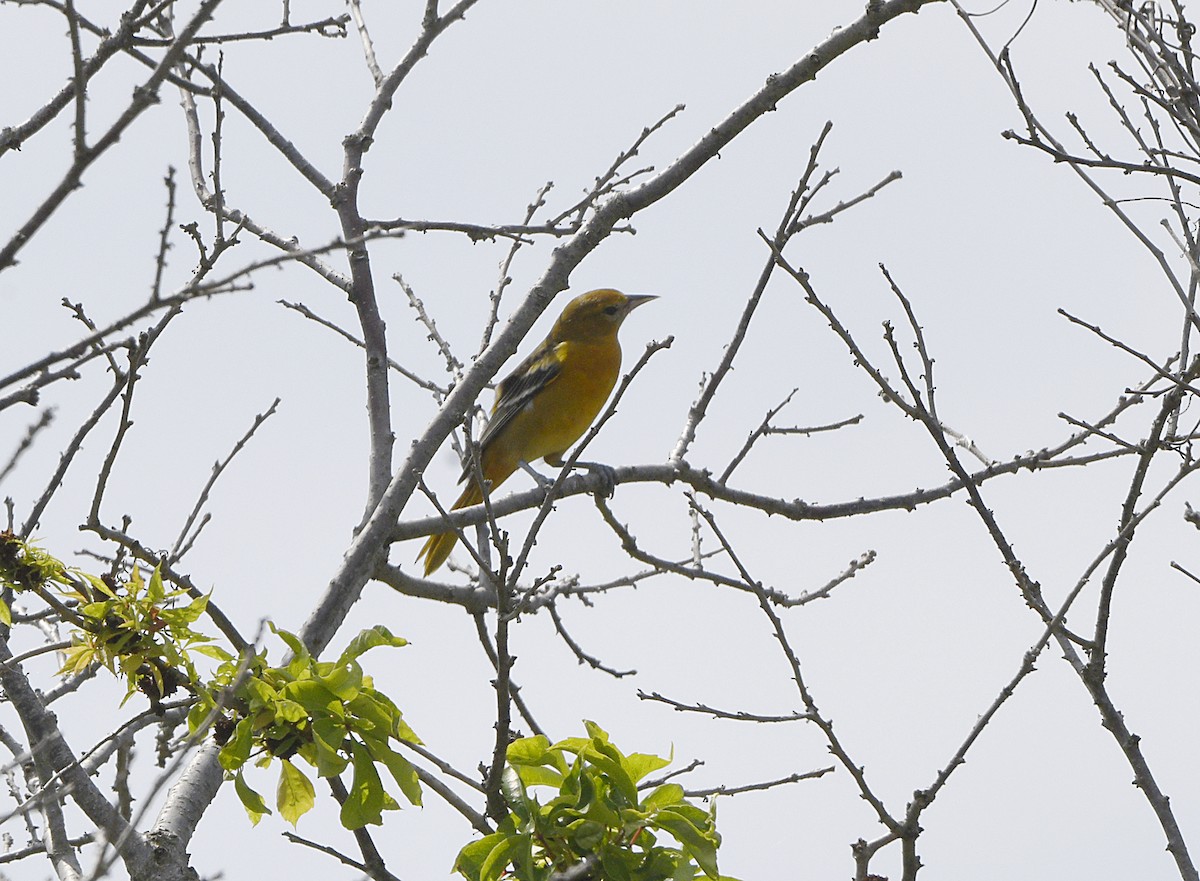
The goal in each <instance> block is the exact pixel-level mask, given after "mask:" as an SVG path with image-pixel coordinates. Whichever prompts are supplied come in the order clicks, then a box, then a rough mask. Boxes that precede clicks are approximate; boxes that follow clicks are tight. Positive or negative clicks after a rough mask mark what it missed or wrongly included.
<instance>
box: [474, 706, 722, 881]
mask: <svg viewBox="0 0 1200 881" xmlns="http://www.w3.org/2000/svg"><path fill="white" fill-rule="evenodd" d="M584 725H585V726H586V729H587V732H588V736H587V737H574V738H568V739H566V740H562V741H559V742H558V743H555V744H551V743H550V741H549V740H548V739H547V738H546V737H544V736H540V735H539V736H537V737H526V738H523V739H521V740H517V741H514V742H513V743H512V744H510V745H509V747H508V752H507V757H508V766H507V768H506V769H505V774H504V779H503V784H502V785H503V788H504V797H505V799H506V801H507V803H508V805H509V808H510V809H511V811H512V813H511V814H510V815H509V816H508V817H507V818H506V819H505V821H504V822H503V823H501V825H500V828H499V830H498V831H496V832H494V833H492V834H491V835H488V836H485V837H484V838H482V839H480V840H478V841H474V842H472V843H470V844H468V845H467V846H466V847H464V848H463V849H462V851H461V852H460V853H459V855H458V860H457V861H456V863H455V870H456V871H458V872H459V874H461V875H463V876H464V877H465V878H467V879H469V881H498V879H500V878H501V877H502V876H505V875H511V876H512V877H513V878H515V879H517V881H546V879H549V878H550V877H551V876H553V875H554V874H555V873H557V872H562V871H564V870H566V869H569V868H571V867H572V866H575V865H577V864H578V863H580V862H582V861H591V862H592V863H593V864H594V865H595V867H596V869H595V870H594V871H592V872H591V876H592V877H602V878H605V879H611V881H665V879H673V881H682V879H692V878H695V877H697V876H699V875H703V876H706V877H708V878H711V879H720V877H721V876H720V874H719V873H718V871H717V847H718V846H719V845H720V843H721V838H720V835H718V833H717V830H716V806H715V803H714V804H713V806H712V807H710V808H709V809H708V810H705V809H703V808H700V807H697V806H696V805H693V804H691V803H690V802H689V801H688V800H687V799H686V798H684V791H683V788H682V787H681V786H679V785H678V784H675V783H664V784H662V785H660V786H658V787H656V788H654V789H653V790H651V791H650V792H649V794H647V795H645V796H644V797H643V796H642V795H641V791H640V790H639V783H640V782H641V781H642V780H643V779H644V778H645V777H646V775H648V774H650V773H651V772H653V771H656V770H658V769H660V768H663V767H665V766H666V765H668V764H670V759H664V758H660V757H659V756H654V755H647V754H643V753H632V754H630V755H625V754H623V753H622V752H621V751H620V750H619V749H617V747H616V746H614V745H613V744H612V743H611V742H610V741H609V738H608V734H607V733H606V732H605V731H604V730H603V729H601V728H600V727H599V726H598V725H596V724H595V723H593V722H587V721H585V722H584ZM572 756H573V758H571V759H570V760H568V758H569V757H572ZM534 787H550V788H552V789H554V790H556V791H557V794H556V795H555V796H554V797H553V798H551V799H550V800H549V801H548V802H546V804H544V805H543V804H541V803H540V802H539V801H538V799H537V797H536V796H535V795H533V794H532V792H531V789H533V788H534ZM664 834H665V835H666V836H669V838H664V837H662V836H663V835H664Z"/></svg>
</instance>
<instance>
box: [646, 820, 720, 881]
mask: <svg viewBox="0 0 1200 881" xmlns="http://www.w3.org/2000/svg"><path fill="white" fill-rule="evenodd" d="M706 816H707V815H706ZM652 823H653V825H654V826H656V827H658V828H659V829H663V830H665V831H667V832H669V833H671V835H672V836H673V837H674V838H675V840H676V841H678V842H679V843H680V844H681V845H682V846H683V849H684V850H685V851H686V852H687V854H688V855H689V856H690V857H691V858H692V859H694V860H695V861H696V865H698V866H699V867H700V868H701V870H703V872H704V874H705V875H707V876H708V877H709V878H717V877H719V874H720V873H718V872H717V841H716V836H715V834H713V835H706V834H704V833H702V832H701V831H700V830H699V829H697V828H696V826H695V825H693V823H692V821H691V820H689V819H687V818H686V817H684V816H682V815H680V814H678V813H676V811H675V809H674V808H665V809H664V810H661V811H659V812H658V813H657V814H655V815H654V819H653V821H652Z"/></svg>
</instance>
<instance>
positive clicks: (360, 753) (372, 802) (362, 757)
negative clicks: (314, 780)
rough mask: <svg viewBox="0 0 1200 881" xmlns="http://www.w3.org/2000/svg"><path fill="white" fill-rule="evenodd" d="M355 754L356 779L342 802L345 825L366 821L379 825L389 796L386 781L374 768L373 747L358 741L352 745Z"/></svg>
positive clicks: (355, 827)
mask: <svg viewBox="0 0 1200 881" xmlns="http://www.w3.org/2000/svg"><path fill="white" fill-rule="evenodd" d="M351 750H352V754H353V756H354V781H353V782H352V783H351V785H350V792H349V794H348V796H347V798H346V801H345V802H344V803H343V804H342V813H341V819H342V825H343V826H345V827H346V828H347V829H352V830H353V829H361V828H362V827H363V826H366V825H367V824H372V825H376V826H378V825H379V824H381V823H382V822H383V806H384V804H385V801H386V798H385V794H384V791H383V781H382V780H380V779H379V772H378V771H376V770H375V761H374V759H372V758H371V753H370V751H369V750H368V749H367V748H366V747H365V746H363V745H362V744H361V743H359V742H358V741H353V742H352V745H351Z"/></svg>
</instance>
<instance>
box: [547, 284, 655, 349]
mask: <svg viewBox="0 0 1200 881" xmlns="http://www.w3.org/2000/svg"><path fill="white" fill-rule="evenodd" d="M656 299H658V298H657V297H655V296H653V295H652V294H623V293H621V292H620V291H614V290H613V289H611V288H601V289H600V290H598V291H588V292H587V293H586V294H581V295H579V296H578V297H576V298H575V299H574V300H572V301H571V302H570V303H568V304H567V307H566V308H565V309H563V312H562V315H560V316H559V317H558V321H556V322H555V323H554V330H553V331H552V332H551V334H550V335H551V336H552V337H554V338H555V339H559V340H569V339H592V338H595V337H597V336H605V335H608V334H615V333H616V332H617V328H619V327H620V326H621V322H622V321H624V320H625V316H626V315H628V314H629V313H630V312H632V311H633V310H634V309H636V308H637V307H638V306H641V305H642V304H643V303H649V302H650V301H651V300H656Z"/></svg>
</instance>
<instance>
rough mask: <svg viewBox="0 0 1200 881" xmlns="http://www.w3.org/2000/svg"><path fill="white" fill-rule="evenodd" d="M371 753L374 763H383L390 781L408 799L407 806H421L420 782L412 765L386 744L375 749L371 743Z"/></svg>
mask: <svg viewBox="0 0 1200 881" xmlns="http://www.w3.org/2000/svg"><path fill="white" fill-rule="evenodd" d="M371 752H372V754H373V755H374V756H375V761H377V762H383V764H384V766H385V767H386V768H387V769H388V771H389V772H390V773H391V775H392V779H393V780H395V781H396V785H397V786H399V787H400V791H401V792H403V793H404V797H405V798H406V799H408V802H409V804H411V805H413V806H414V807H418V808H419V807H420V806H421V780H420V778H419V777H417V769H416V768H414V767H413V766H412V763H411V762H409V760H408V759H406V758H404V756H402V755H400V754H399V753H397V752H395V751H394V750H392V749H391V748H390V747H388V746H387V745H386V744H385V745H384V747H383V748H382V749H376V748H375V746H374V744H373V743H372V749H371Z"/></svg>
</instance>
